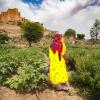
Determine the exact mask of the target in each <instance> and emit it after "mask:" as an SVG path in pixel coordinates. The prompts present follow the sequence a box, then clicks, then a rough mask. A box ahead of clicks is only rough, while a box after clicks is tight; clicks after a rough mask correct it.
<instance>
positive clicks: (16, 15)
mask: <svg viewBox="0 0 100 100" xmlns="http://www.w3.org/2000/svg"><path fill="white" fill-rule="evenodd" d="M9 21H15V22H18V21H20V22H25V21H26V19H25V18H22V17H21V15H20V12H19V11H18V9H17V8H14V9H8V10H7V11H6V12H1V14H0V22H9Z"/></svg>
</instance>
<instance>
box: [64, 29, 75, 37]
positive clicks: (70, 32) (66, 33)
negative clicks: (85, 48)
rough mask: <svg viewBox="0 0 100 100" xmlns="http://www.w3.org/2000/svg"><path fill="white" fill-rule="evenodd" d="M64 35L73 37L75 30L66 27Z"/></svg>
mask: <svg viewBox="0 0 100 100" xmlns="http://www.w3.org/2000/svg"><path fill="white" fill-rule="evenodd" d="M64 36H67V37H70V36H73V37H76V31H75V30H74V29H68V30H67V31H66V32H65V34H64Z"/></svg>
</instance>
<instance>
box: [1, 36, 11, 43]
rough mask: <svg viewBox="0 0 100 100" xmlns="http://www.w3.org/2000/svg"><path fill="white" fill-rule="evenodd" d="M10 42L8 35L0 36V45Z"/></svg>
mask: <svg viewBox="0 0 100 100" xmlns="http://www.w3.org/2000/svg"><path fill="white" fill-rule="evenodd" d="M8 40H9V37H8V35H6V34H0V44H5V43H6V42H7V41H8Z"/></svg>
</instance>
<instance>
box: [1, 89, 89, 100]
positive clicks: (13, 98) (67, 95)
mask: <svg viewBox="0 0 100 100" xmlns="http://www.w3.org/2000/svg"><path fill="white" fill-rule="evenodd" d="M70 90H71V91H69V92H65V91H55V90H54V89H52V90H51V89H45V90H44V91H42V92H40V93H38V94H37V95H36V94H35V93H17V92H16V91H14V90H11V89H9V88H6V87H1V89H0V100H89V99H88V98H86V97H83V96H79V95H78V94H77V93H76V92H75V91H76V90H74V88H72V87H71V89H70Z"/></svg>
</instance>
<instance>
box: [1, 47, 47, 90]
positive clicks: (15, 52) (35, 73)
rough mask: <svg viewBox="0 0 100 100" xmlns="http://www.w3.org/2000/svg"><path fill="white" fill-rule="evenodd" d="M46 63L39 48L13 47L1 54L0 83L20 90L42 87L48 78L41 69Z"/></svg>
mask: <svg viewBox="0 0 100 100" xmlns="http://www.w3.org/2000/svg"><path fill="white" fill-rule="evenodd" d="M44 65H45V62H44V56H43V54H42V52H41V51H40V50H39V49H38V48H25V49H20V48H13V49H11V50H10V51H9V52H8V53H5V54H4V55H0V84H1V85H3V86H8V87H10V88H12V89H16V90H20V91H31V90H35V89H41V88H42V87H43V86H44V84H45V81H46V79H47V75H45V74H44V73H43V72H42V70H41V69H42V67H43V66H44Z"/></svg>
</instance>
